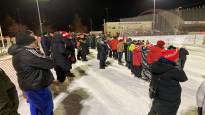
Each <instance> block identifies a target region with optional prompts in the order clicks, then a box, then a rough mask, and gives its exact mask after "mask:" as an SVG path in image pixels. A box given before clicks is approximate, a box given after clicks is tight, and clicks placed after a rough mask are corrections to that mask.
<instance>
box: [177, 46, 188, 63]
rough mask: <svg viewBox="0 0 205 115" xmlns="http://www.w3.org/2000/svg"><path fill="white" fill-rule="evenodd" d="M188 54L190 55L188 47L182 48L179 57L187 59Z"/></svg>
mask: <svg viewBox="0 0 205 115" xmlns="http://www.w3.org/2000/svg"><path fill="white" fill-rule="evenodd" d="M187 55H189V52H188V50H187V49H185V48H180V49H179V59H181V60H186V58H187Z"/></svg>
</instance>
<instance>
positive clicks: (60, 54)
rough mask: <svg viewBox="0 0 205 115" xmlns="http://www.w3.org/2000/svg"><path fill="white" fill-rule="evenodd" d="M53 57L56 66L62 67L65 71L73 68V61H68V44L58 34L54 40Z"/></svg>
mask: <svg viewBox="0 0 205 115" xmlns="http://www.w3.org/2000/svg"><path fill="white" fill-rule="evenodd" d="M51 52H52V58H53V62H54V66H58V67H60V68H61V69H62V70H63V71H68V70H69V69H71V63H70V62H69V61H68V54H67V53H68V52H66V45H65V42H64V40H62V39H61V35H60V34H59V35H56V36H55V38H54V39H53V40H52V47H51Z"/></svg>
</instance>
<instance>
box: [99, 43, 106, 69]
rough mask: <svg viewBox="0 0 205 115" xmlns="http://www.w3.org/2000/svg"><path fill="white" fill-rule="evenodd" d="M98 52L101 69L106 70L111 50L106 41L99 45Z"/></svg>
mask: <svg viewBox="0 0 205 115" xmlns="http://www.w3.org/2000/svg"><path fill="white" fill-rule="evenodd" d="M97 50H98V54H97V58H98V60H100V69H105V66H106V60H107V55H108V50H109V48H108V45H107V43H106V42H105V40H102V41H100V42H99V43H98V44H97Z"/></svg>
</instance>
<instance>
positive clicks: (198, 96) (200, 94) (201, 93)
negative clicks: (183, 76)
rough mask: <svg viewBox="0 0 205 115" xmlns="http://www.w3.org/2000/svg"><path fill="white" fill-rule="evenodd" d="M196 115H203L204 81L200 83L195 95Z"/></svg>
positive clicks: (204, 104) (204, 109)
mask: <svg viewBox="0 0 205 115" xmlns="http://www.w3.org/2000/svg"><path fill="white" fill-rule="evenodd" d="M196 100H197V106H198V115H205V102H204V100H205V81H204V82H202V83H201V85H200V87H199V88H198V90H197V94H196Z"/></svg>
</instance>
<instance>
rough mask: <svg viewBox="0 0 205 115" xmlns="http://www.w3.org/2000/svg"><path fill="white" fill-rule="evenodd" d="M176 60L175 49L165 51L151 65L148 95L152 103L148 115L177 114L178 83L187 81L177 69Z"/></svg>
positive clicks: (179, 87) (183, 74) (178, 102)
mask: <svg viewBox="0 0 205 115" xmlns="http://www.w3.org/2000/svg"><path fill="white" fill-rule="evenodd" d="M178 59H179V53H178V51H177V49H173V50H167V51H164V52H163V53H162V57H161V58H160V59H159V61H157V62H155V63H153V64H152V68H151V69H152V79H151V82H150V89H149V91H150V92H149V93H150V98H153V103H152V107H151V110H150V112H149V114H148V115H176V114H177V111H178V108H179V105H180V103H181V90H182V89H181V86H180V83H179V82H185V81H187V76H186V74H185V72H184V71H183V70H181V69H178V68H177V62H178Z"/></svg>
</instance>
